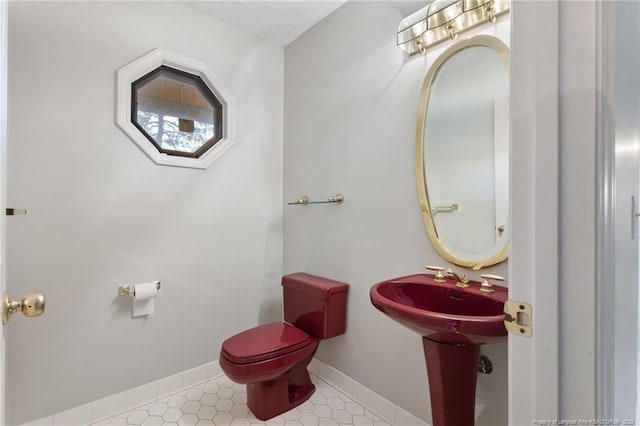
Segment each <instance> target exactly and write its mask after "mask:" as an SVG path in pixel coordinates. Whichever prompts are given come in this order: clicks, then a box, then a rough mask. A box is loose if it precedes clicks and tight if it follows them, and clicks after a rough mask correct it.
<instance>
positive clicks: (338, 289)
mask: <svg viewBox="0 0 640 426" xmlns="http://www.w3.org/2000/svg"><path fill="white" fill-rule="evenodd" d="M282 287H283V299H284V320H285V321H286V322H273V323H270V324H265V325H261V326H258V327H254V328H251V329H249V330H246V331H243V332H242V333H239V334H236V335H235V336H232V337H230V338H228V339H227V340H225V341H224V342H223V343H222V350H221V351H220V367H221V368H222V371H224V372H225V374H226V375H227V376H228V377H229V378H230V379H231V380H233V381H234V382H236V383H242V384H246V385H247V405H248V406H249V409H250V410H251V412H252V413H253V414H254V415H255V416H256V417H257V418H258V419H260V420H268V419H270V418H272V417H275V416H277V415H279V414H282V413H284V412H286V411H289V410H291V409H292V408H294V407H297V406H298V405H300V404H302V403H303V402H305V401H306V400H307V399H309V398H310V397H311V395H313V392H314V391H315V389H316V388H315V386H314V385H313V383H311V379H310V377H309V372H308V371H307V366H308V365H309V363H310V362H311V359H312V358H313V355H314V354H315V352H316V349H317V348H318V341H319V340H320V339H328V338H330V337H334V336H338V335H340V334H343V333H344V332H345V328H346V312H347V291H348V289H349V286H348V285H347V284H345V283H341V282H338V281H333V280H330V279H327V278H322V277H318V276H315V275H310V274H305V273H303V272H298V273H295V274H289V275H285V276H284V277H282Z"/></svg>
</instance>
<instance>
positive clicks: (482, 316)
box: [369, 274, 507, 426]
mask: <svg viewBox="0 0 640 426" xmlns="http://www.w3.org/2000/svg"><path fill="white" fill-rule="evenodd" d="M434 278H435V277H434V276H433V275H428V274H417V275H409V276H406V277H400V278H393V279H390V280H387V281H383V282H381V283H378V284H376V285H374V286H373V287H371V291H370V292H369V294H370V296H371V303H372V304H373V306H375V307H376V308H377V309H379V310H380V311H382V312H383V313H385V314H387V315H388V316H389V317H391V318H392V319H393V320H395V321H397V322H399V323H400V324H402V325H404V326H406V327H408V328H410V329H411V330H414V331H415V332H417V333H418V334H420V335H421V336H422V337H423V339H422V342H423V347H424V354H425V359H426V362H427V374H428V378H429V393H430V394H431V415H432V418H433V426H473V424H474V418H475V413H474V411H475V396H476V380H477V377H478V376H477V374H478V360H479V356H480V345H481V344H483V343H491V342H496V341H498V340H501V339H505V338H506V336H507V330H506V329H505V327H504V322H503V321H504V313H503V309H504V302H505V301H506V300H507V289H506V288H504V287H500V286H495V285H494V286H493V289H494V292H493V293H484V292H482V291H480V283H478V282H475V281H470V282H469V287H466V288H459V287H458V286H456V282H457V280H456V279H454V278H447V279H446V280H445V282H437V281H435V279H434Z"/></svg>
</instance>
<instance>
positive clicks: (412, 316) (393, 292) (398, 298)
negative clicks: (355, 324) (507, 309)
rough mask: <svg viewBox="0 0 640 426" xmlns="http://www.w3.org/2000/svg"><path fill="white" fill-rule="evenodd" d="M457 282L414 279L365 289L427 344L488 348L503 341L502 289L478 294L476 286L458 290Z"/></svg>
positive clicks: (375, 302) (428, 277)
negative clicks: (471, 344)
mask: <svg viewBox="0 0 640 426" xmlns="http://www.w3.org/2000/svg"><path fill="white" fill-rule="evenodd" d="M456 282H457V280H456V279H454V278H447V279H446V281H445V282H443V283H442V282H436V281H435V280H434V277H433V275H428V274H417V275H409V276H406V277H401V278H393V279H390V280H387V281H382V282H380V283H378V284H375V285H374V286H373V287H371V291H370V296H371V303H372V304H373V306H375V307H376V308H377V309H379V310H380V311H382V312H383V313H385V314H387V315H388V316H389V317H391V318H392V319H394V320H395V321H397V322H399V323H400V324H402V325H404V326H406V327H408V328H410V329H411V330H414V331H415V332H417V333H419V334H420V335H421V336H423V337H426V338H428V339H430V340H433V341H437V342H441V343H448V344H469V343H474V344H482V343H492V342H495V341H498V340H501V339H505V338H506V336H507V330H506V329H505V327H504V323H503V320H504V314H503V309H504V302H505V301H506V300H507V289H506V288H504V287H500V286H495V285H494V286H493V288H494V290H495V292H493V293H484V292H481V291H480V283H478V282H474V281H471V282H469V287H467V288H464V289H462V288H459V287H457V286H456Z"/></svg>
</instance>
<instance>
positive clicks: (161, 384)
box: [22, 358, 429, 426]
mask: <svg viewBox="0 0 640 426" xmlns="http://www.w3.org/2000/svg"><path fill="white" fill-rule="evenodd" d="M309 371H310V372H311V373H313V374H315V375H316V376H318V377H319V378H320V379H322V380H324V381H325V382H327V383H329V384H330V385H331V386H333V387H335V388H336V389H338V390H340V391H341V392H342V393H344V394H345V395H347V396H348V397H350V398H352V399H353V400H355V401H357V402H359V403H360V404H361V405H362V406H364V407H365V408H366V409H368V410H370V411H372V412H373V413H375V414H376V415H377V416H379V417H380V418H382V419H383V420H385V421H386V422H388V423H390V424H392V425H394V426H429V425H428V424H427V423H425V422H424V421H422V420H420V419H419V418H417V417H415V416H414V415H412V414H411V413H409V412H408V411H406V410H403V409H402V408H400V407H398V406H397V405H396V404H394V403H393V402H391V401H389V400H387V399H385V398H383V397H381V396H380V395H378V394H377V393H375V392H373V391H372V390H370V389H368V388H367V387H365V386H363V385H361V384H360V383H358V382H356V381H355V380H353V379H352V378H350V377H348V376H347V375H345V374H343V373H342V372H340V371H338V370H336V369H335V368H333V367H331V366H329V365H327V364H325V363H324V362H322V361H319V360H318V359H316V358H314V359H313V360H312V361H311V364H309ZM222 374H223V372H222V370H221V369H220V364H219V363H218V361H213V362H210V363H207V364H204V365H201V366H199V367H196V368H192V369H190V370H187V371H184V372H182V373H178V374H174V375H171V376H168V377H164V378H162V379H159V380H156V381H155V382H151V383H147V384H146V385H142V386H138V387H137V388H134V389H131V390H128V391H125V392H120V393H117V394H114V395H111V396H108V397H106V398H102V399H99V400H97V401H93V402H90V403H87V404H84V405H81V406H79V407H75V408H72V409H70V410H66V411H63V412H61V413H58V414H54V415H52V416H49V417H44V418H42V419H39V420H35V421H33V422H29V423H26V424H24V425H22V426H36V425H37V426H60V425H64V426H69V425H87V424H90V423H94V422H99V421H101V420H104V419H107V418H109V417H113V416H116V415H118V414H121V413H124V412H125V411H128V410H131V409H133V408H136V407H139V406H142V405H145V404H148V403H149V402H152V401H154V400H156V399H159V398H163V397H165V396H167V395H170V394H172V393H176V392H179V391H181V390H184V389H187V388H190V387H192V386H195V385H198V384H200V383H203V382H206V381H208V380H211V379H215V378H216V377H219V376H221V375H222Z"/></svg>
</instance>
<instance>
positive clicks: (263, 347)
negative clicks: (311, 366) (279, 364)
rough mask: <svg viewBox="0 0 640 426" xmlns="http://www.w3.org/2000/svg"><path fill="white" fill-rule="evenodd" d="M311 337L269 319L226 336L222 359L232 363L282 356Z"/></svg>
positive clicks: (302, 344)
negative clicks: (224, 358)
mask: <svg viewBox="0 0 640 426" xmlns="http://www.w3.org/2000/svg"><path fill="white" fill-rule="evenodd" d="M313 341H314V339H313V338H312V337H311V336H309V335H308V334H307V333H305V332H304V331H302V330H300V329H299V328H296V327H294V326H292V325H291V324H287V323H286V322H272V323H270V324H265V325H261V326H258V327H254V328H250V329H249V330H246V331H243V332H242V333H239V334H236V335H235V336H232V337H229V338H228V339H227V340H225V341H224V343H223V344H222V351H223V352H224V354H225V356H226V358H227V359H228V360H229V361H231V362H234V363H236V364H249V363H253V362H258V361H264V360H265V359H269V358H275V357H277V356H281V355H286V354H288V353H290V352H293V351H296V350H298V349H300V348H303V347H305V346H307V345H309V344H310V343H312V342H313Z"/></svg>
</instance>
